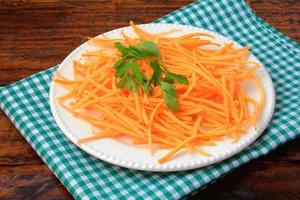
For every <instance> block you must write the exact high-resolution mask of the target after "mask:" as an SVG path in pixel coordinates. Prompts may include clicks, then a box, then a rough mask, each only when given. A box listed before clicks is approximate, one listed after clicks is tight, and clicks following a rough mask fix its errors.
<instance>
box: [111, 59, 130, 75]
mask: <svg viewBox="0 0 300 200" xmlns="http://www.w3.org/2000/svg"><path fill="white" fill-rule="evenodd" d="M132 65H133V63H132V61H129V62H127V63H125V62H124V64H122V65H119V67H118V68H117V69H116V72H115V74H116V76H117V77H122V76H124V75H126V74H128V73H129V69H130V67H131V66H132Z"/></svg>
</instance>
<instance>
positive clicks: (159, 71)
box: [114, 40, 189, 111]
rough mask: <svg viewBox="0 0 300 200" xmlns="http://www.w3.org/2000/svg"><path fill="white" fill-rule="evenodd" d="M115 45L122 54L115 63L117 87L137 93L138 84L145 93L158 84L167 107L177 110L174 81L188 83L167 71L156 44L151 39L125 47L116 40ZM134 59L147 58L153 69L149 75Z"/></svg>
mask: <svg viewBox="0 0 300 200" xmlns="http://www.w3.org/2000/svg"><path fill="white" fill-rule="evenodd" d="M115 47H116V48H117V49H118V51H119V52H120V53H121V54H122V56H121V57H120V58H119V60H118V61H117V62H116V63H115V65H114V67H115V75H116V76H117V77H119V81H118V87H119V88H127V90H128V91H130V90H133V91H134V92H136V93H138V94H139V89H138V86H140V87H141V88H142V89H143V91H144V92H145V93H151V92H152V90H153V87H155V86H160V87H161V91H162V94H163V98H164V101H165V103H166V104H167V105H168V107H169V108H170V109H172V110H174V111H178V110H179V106H178V98H177V96H176V90H175V86H174V83H175V82H178V83H182V84H188V83H189V81H188V79H187V78H186V77H185V76H182V75H179V74H175V73H172V72H170V71H168V69H167V68H166V66H165V65H164V63H163V62H162V61H161V58H160V50H159V48H158V46H157V45H156V44H155V43H154V42H151V41H147V40H141V41H140V43H139V44H138V45H135V46H129V47H125V46H124V45H123V44H122V43H120V42H116V43H115ZM136 60H148V61H149V63H150V66H151V68H152V70H153V73H152V76H151V77H146V76H145V74H143V72H142V71H141V69H140V67H139V65H138V63H137V62H136Z"/></svg>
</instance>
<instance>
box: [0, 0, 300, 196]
mask: <svg viewBox="0 0 300 200" xmlns="http://www.w3.org/2000/svg"><path fill="white" fill-rule="evenodd" d="M191 2H193V1H192V0H184V1H181V0H168V1H162V0H150V1H145V0H139V1H121V0H112V1H107V0H106V1H105V0H102V1H79V0H74V1H71V0H69V1H59V0H47V1H42V0H27V1H17V0H14V1H8V0H7V1H1V2H0V86H3V85H7V84H10V83H12V82H15V81H17V80H20V79H22V78H25V77H27V76H29V75H31V74H34V73H36V72H38V71H41V70H44V69H47V68H49V67H51V66H53V65H56V64H58V63H60V62H61V61H62V60H63V58H64V57H65V56H66V55H68V53H69V52H70V51H71V50H72V49H74V48H75V47H76V46H78V45H79V44H80V43H82V42H83V41H85V38H86V37H87V36H95V35H98V34H100V33H102V32H105V31H108V30H111V29H114V28H117V27H122V26H126V25H127V24H128V21H130V20H134V21H135V22H137V23H146V22H151V21H152V20H154V19H157V18H159V17H161V16H163V15H165V14H167V13H169V12H171V11H173V10H176V9H178V8H180V7H182V6H184V5H187V4H188V3H191ZM248 2H249V4H250V6H251V8H252V9H253V10H254V11H255V12H256V14H257V15H258V16H260V17H262V18H264V19H266V21H267V22H269V23H270V24H271V25H272V26H274V27H276V28H277V29H279V30H280V31H282V32H283V33H285V34H286V35H288V36H289V37H291V38H292V39H294V40H296V41H298V42H300V35H299V31H300V13H299V10H300V2H299V1H298V0H289V1H286V0H248ZM299 146H300V140H299V139H297V140H295V141H293V142H289V143H288V144H286V145H284V146H283V147H281V148H279V149H278V150H276V151H274V152H272V153H271V154H269V155H267V156H265V157H263V158H260V159H258V160H255V161H253V162H250V163H249V164H247V165H245V166H243V167H241V168H240V169H238V170H236V171H234V172H233V173H231V174H229V175H227V176H226V177H225V178H223V179H221V180H219V181H218V182H217V183H215V184H212V185H211V186H208V187H207V188H206V189H204V190H203V191H201V192H199V194H198V195H196V196H194V197H189V199H200V198H201V199H300V148H299ZM3 198H8V199H72V197H71V196H70V195H69V193H68V192H67V191H66V189H65V188H64V187H63V185H62V184H61V183H60V182H59V181H58V180H57V179H56V177H55V176H54V175H53V174H52V172H51V171H50V170H49V169H48V168H47V167H46V166H45V165H44V164H43V162H42V161H41V159H40V158H39V157H38V156H37V155H36V153H35V152H34V151H33V150H32V148H31V147H30V145H29V144H28V143H27V142H26V141H25V139H24V138H23V137H22V136H21V135H20V133H19V132H18V131H17V130H16V128H15V127H14V125H13V124H12V123H11V122H10V121H9V119H8V118H7V117H6V116H5V115H4V114H3V113H2V112H0V199H3Z"/></svg>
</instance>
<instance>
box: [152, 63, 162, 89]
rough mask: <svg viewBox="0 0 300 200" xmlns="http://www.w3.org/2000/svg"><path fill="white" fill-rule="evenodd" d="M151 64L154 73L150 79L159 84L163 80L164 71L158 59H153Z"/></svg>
mask: <svg viewBox="0 0 300 200" xmlns="http://www.w3.org/2000/svg"><path fill="white" fill-rule="evenodd" d="M150 66H151V67H152V69H153V74H152V77H151V79H150V84H151V83H152V82H153V83H154V86H156V85H159V83H160V81H161V75H162V73H163V71H162V69H161V68H160V65H159V63H158V61H156V60H153V61H151V62H150Z"/></svg>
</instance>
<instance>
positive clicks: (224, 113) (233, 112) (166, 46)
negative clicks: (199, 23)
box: [53, 22, 265, 163]
mask: <svg viewBox="0 0 300 200" xmlns="http://www.w3.org/2000/svg"><path fill="white" fill-rule="evenodd" d="M130 25H131V27H132V29H133V30H134V32H135V34H136V36H135V37H129V36H127V35H126V34H124V33H122V37H121V38H120V39H111V38H108V37H99V38H92V39H90V40H89V43H90V44H92V45H94V46H96V47H98V48H99V49H98V50H96V51H90V52H85V53H83V54H82V57H81V58H80V60H74V61H73V72H74V78H73V79H72V80H69V79H66V78H64V77H63V76H62V75H60V73H59V72H57V73H56V74H55V76H54V77H53V81H54V82H55V83H57V84H59V85H60V86H62V87H64V88H66V89H67V90H68V92H67V93H66V94H65V95H63V96H60V97H58V98H57V101H58V103H59V104H60V105H61V106H63V107H64V108H65V109H66V110H68V111H69V112H71V113H72V114H73V115H74V116H75V117H78V118H81V119H82V120H84V121H86V122H88V123H89V124H91V125H92V127H93V130H94V131H93V134H91V135H90V136H88V137H85V138H81V139H79V140H78V144H81V143H85V142H89V141H93V140H96V139H101V138H115V139H119V138H124V137H126V138H129V139H130V141H131V143H132V144H133V145H145V144H146V145H148V147H149V150H150V153H151V154H153V152H154V150H155V149H162V148H166V149H170V151H169V153H167V154H166V155H164V156H163V157H161V158H160V159H159V160H158V162H159V163H164V162H166V161H168V160H169V159H170V158H171V157H172V156H173V155H174V154H176V153H177V152H178V151H180V150H182V149H186V150H189V151H192V152H195V153H199V154H202V155H206V156H209V154H208V153H207V152H205V151H204V150H202V149H201V146H205V145H215V144H216V142H217V141H220V140H223V139H225V138H232V140H233V142H236V141H238V140H239V138H240V137H241V136H242V135H243V134H245V133H246V132H247V129H248V128H249V126H251V125H253V126H254V128H255V126H256V125H255V123H256V120H257V118H258V117H259V114H260V112H261V111H262V108H263V106H264V101H265V94H264V90H263V88H262V85H261V83H260V81H259V79H258V78H257V76H256V74H255V72H254V70H255V69H256V68H258V67H259V66H258V64H257V63H254V62H251V61H247V60H246V58H247V56H248V55H249V51H248V48H247V47H243V48H234V47H233V44H232V43H227V44H225V45H223V46H222V45H220V44H217V43H215V42H214V41H213V36H211V35H209V34H207V33H198V32H197V33H191V34H186V35H183V36H180V37H171V36H168V35H169V34H170V33H171V32H173V31H170V32H163V33H158V34H150V33H148V32H146V31H144V30H143V29H141V28H139V27H138V26H136V25H134V24H133V23H132V22H131V23H130ZM141 39H143V40H148V41H153V42H155V43H156V44H157V45H158V47H159V49H160V52H161V60H162V61H163V63H165V65H166V67H167V69H168V70H169V71H170V72H174V73H177V74H181V75H184V76H186V77H187V78H188V80H189V84H188V85H183V84H177V83H175V85H176V94H177V97H178V104H179V111H177V112H174V111H172V110H170V109H169V108H168V107H167V106H166V105H165V104H164V101H163V97H162V91H161V88H160V87H154V88H153V92H152V93H151V95H150V94H146V93H144V92H143V90H142V89H141V88H139V94H137V93H135V92H132V91H128V90H126V89H120V88H118V85H117V82H118V78H117V77H116V76H115V69H114V67H113V66H114V63H116V62H117V61H118V59H119V57H120V52H119V51H118V50H117V49H116V48H115V46H114V43H115V42H121V43H122V44H124V45H125V46H129V45H136V44H138V43H139V41H140V40H141ZM209 46H214V48H208V47H209ZM137 62H138V64H139V66H140V68H141V71H142V72H143V73H144V74H145V75H146V76H151V73H152V70H151V67H150V66H149V62H148V61H146V60H138V61H137ZM245 80H250V81H253V84H256V87H257V88H258V91H259V92H260V100H259V101H257V100H255V99H253V98H251V97H250V96H247V95H246V94H245V92H244V90H243V87H242V85H243V82H244V81H245ZM251 107H252V108H251ZM250 108H251V109H250Z"/></svg>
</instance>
